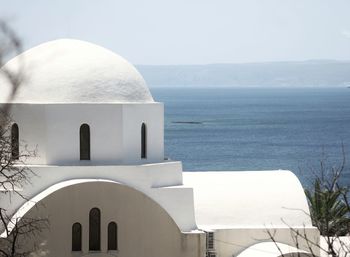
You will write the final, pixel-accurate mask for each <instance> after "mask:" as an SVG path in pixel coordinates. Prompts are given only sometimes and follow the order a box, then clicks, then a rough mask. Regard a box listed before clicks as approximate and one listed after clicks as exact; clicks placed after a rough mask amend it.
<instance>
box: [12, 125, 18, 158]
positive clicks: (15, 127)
mask: <svg viewBox="0 0 350 257" xmlns="http://www.w3.org/2000/svg"><path fill="white" fill-rule="evenodd" d="M11 158H12V159H13V160H18V159H19V129H18V125H17V124H16V123H14V124H13V125H12V127H11Z"/></svg>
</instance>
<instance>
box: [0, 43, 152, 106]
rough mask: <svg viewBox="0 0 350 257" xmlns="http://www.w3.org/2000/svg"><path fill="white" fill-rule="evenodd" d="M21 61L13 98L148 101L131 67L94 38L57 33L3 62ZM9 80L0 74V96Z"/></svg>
mask: <svg viewBox="0 0 350 257" xmlns="http://www.w3.org/2000/svg"><path fill="white" fill-rule="evenodd" d="M20 64H22V65H23V64H24V75H25V79H24V82H23V83H22V84H21V87H20V89H19V92H18V94H17V95H16V98H15V99H14V101H13V102H16V103H80V102H99V103H106V102H108V103H118V102H136V103H145V102H153V98H152V95H151V93H150V91H149V89H148V87H147V85H146V82H145V81H144V79H143V78H142V76H141V74H140V73H139V72H138V71H137V70H136V68H135V67H134V66H133V65H131V64H130V63H129V62H127V61H126V60H125V59H123V58H122V57H120V56H119V55H117V54H115V53H113V52H111V51H109V50H107V49H105V48H103V47H100V46H97V45H94V44H91V43H88V42H84V41H79V40H74V39H60V40H54V41H50V42H47V43H44V44H41V45H39V46H36V47H34V48H32V49H29V50H28V51H25V52H24V53H23V54H21V55H19V56H17V57H15V58H13V59H12V60H10V61H9V62H8V63H7V64H5V66H4V67H3V68H5V69H8V70H12V71H14V70H17V69H18V67H19V65H20ZM9 88H10V87H9V84H8V82H7V81H5V82H4V78H3V77H2V78H1V77H0V92H1V94H0V102H5V101H6V100H7V96H8V93H9Z"/></svg>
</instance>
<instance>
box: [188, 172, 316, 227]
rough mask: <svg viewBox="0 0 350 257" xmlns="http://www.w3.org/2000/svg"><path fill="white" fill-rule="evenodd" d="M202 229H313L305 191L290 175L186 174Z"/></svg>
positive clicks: (256, 173)
mask: <svg viewBox="0 0 350 257" xmlns="http://www.w3.org/2000/svg"><path fill="white" fill-rule="evenodd" d="M183 181H184V185H185V186H188V187H193V190H194V205H195V217H196V222H197V225H198V227H199V228H244V227H246V228H249V227H251V228H252V227H254V228H259V227H260V228H261V227H262V228H264V227H274V226H276V227H289V226H292V227H304V226H305V227H312V224H311V219H310V215H309V207H308V205H307V201H306V197H305V194H304V190H303V188H302V186H301V184H300V182H299V180H298V178H297V177H296V176H295V175H294V174H293V173H292V172H290V171H283V170H276V171H249V172H248V171H247V172H184V173H183Z"/></svg>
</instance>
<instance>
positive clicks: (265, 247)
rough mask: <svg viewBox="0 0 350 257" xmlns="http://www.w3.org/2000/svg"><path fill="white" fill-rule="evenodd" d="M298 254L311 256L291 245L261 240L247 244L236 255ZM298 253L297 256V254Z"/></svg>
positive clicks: (250, 256) (276, 256)
mask: <svg viewBox="0 0 350 257" xmlns="http://www.w3.org/2000/svg"><path fill="white" fill-rule="evenodd" d="M298 253H299V255H300V256H310V257H311V256H312V254H310V253H308V252H306V251H303V250H300V249H298V248H295V247H293V246H290V245H287V244H283V243H278V242H276V243H274V242H262V243H258V244H254V245H252V246H249V247H248V248H247V249H245V250H244V251H243V252H241V253H240V254H239V255H238V256H237V257H256V256H259V257H280V256H285V257H287V256H295V255H293V254H298ZM299 255H298V256H299Z"/></svg>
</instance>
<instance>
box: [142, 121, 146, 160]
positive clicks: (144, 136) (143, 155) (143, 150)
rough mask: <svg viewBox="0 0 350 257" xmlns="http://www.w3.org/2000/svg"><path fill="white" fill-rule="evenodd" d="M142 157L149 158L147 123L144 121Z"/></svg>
mask: <svg viewBox="0 0 350 257" xmlns="http://www.w3.org/2000/svg"><path fill="white" fill-rule="evenodd" d="M141 158H142V159H145V158H147V128H146V124H145V123H142V126H141Z"/></svg>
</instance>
